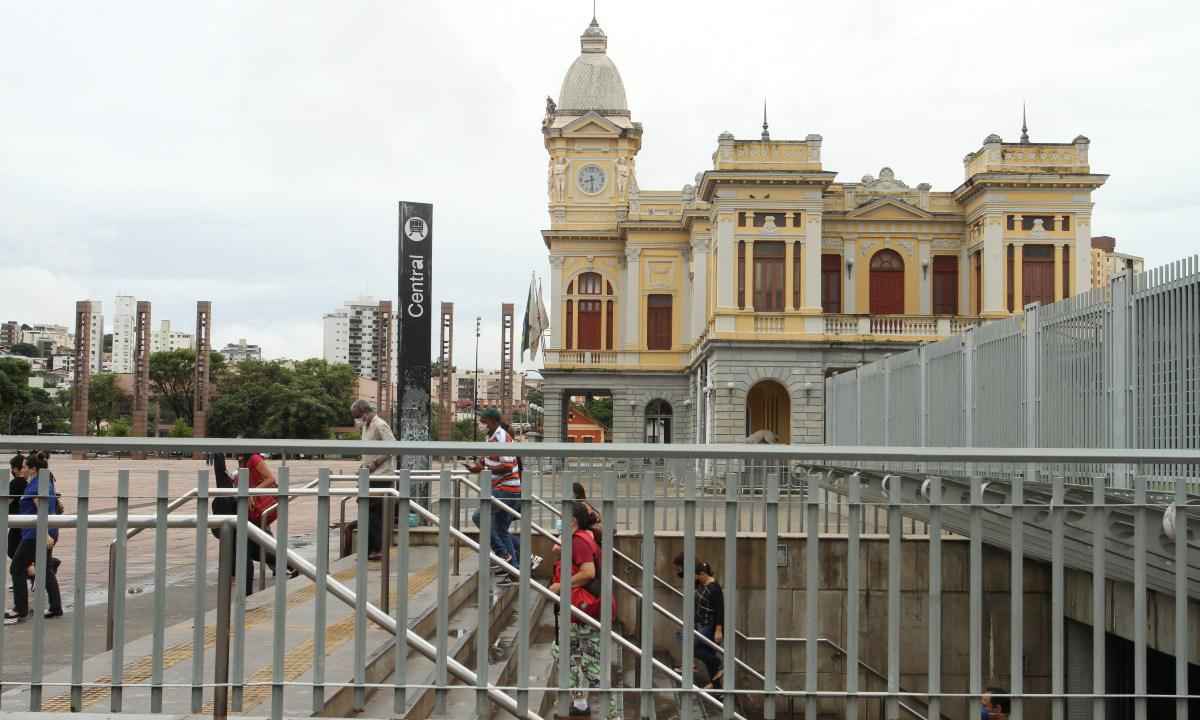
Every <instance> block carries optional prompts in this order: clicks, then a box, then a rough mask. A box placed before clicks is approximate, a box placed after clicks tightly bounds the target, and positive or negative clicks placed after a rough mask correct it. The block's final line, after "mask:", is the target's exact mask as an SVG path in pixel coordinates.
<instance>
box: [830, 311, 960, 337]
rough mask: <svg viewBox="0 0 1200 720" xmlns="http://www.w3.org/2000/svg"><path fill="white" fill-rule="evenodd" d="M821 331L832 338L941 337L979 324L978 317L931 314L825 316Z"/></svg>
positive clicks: (955, 333)
mask: <svg viewBox="0 0 1200 720" xmlns="http://www.w3.org/2000/svg"><path fill="white" fill-rule="evenodd" d="M823 317H824V320H825V334H826V335H830V336H834V337H840V338H844V337H849V336H854V337H894V338H943V337H949V336H950V335H958V334H959V333H962V332H964V331H966V330H967V329H969V328H972V327H975V326H976V325H978V324H979V323H980V320H979V318H976V317H964V316H959V315H955V316H944V315H941V316H935V315H825V316H823Z"/></svg>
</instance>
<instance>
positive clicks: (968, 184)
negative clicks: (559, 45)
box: [542, 20, 1107, 443]
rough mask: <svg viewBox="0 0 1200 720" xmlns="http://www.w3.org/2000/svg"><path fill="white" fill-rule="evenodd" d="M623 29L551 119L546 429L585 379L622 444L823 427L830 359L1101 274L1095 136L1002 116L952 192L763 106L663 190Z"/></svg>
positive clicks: (560, 418) (1010, 308)
mask: <svg viewBox="0 0 1200 720" xmlns="http://www.w3.org/2000/svg"><path fill="white" fill-rule="evenodd" d="M607 45H608V39H607V37H606V35H605V34H604V31H603V30H602V29H601V28H600V26H599V24H598V23H597V22H596V21H595V20H593V21H592V23H591V24H590V25H589V26H588V28H587V29H586V31H585V32H584V34H583V35H582V37H581V53H580V55H579V56H578V57H577V58H576V59H575V60H574V62H573V63H572V64H571V66H570V68H569V69H568V70H567V72H566V75H565V77H564V78H563V82H562V87H561V91H560V93H559V96H558V102H557V103H554V102H548V103H547V107H546V114H545V116H544V118H543V123H542V135H543V143H544V146H545V149H546V152H547V154H548V160H549V167H548V175H547V191H548V195H549V203H548V211H549V216H550V218H549V219H550V226H549V228H548V229H546V230H544V231H542V241H543V242H544V243H545V246H546V249H547V251H548V253H549V260H550V267H551V282H550V295H549V298H548V304H549V305H550V312H551V323H550V325H551V340H550V343H549V347H548V349H547V351H546V360H545V370H544V371H543V375H544V377H545V386H544V393H545V400H546V422H545V430H546V440H547V441H556V440H562V439H563V438H564V437H565V435H566V432H567V425H568V417H569V415H570V411H569V408H570V407H571V403H572V398H579V397H581V396H582V397H586V396H609V397H611V398H612V403H613V423H612V427H611V428H610V430H611V432H610V433H609V434H608V436H607V437H606V439H608V438H611V439H612V440H614V441H616V442H643V441H665V440H666V439H667V438H671V439H673V440H674V441H676V442H683V441H694V442H705V443H710V442H738V441H741V440H743V439H744V438H746V437H747V436H748V435H751V434H752V433H754V432H757V431H759V430H769V431H771V432H772V433H774V435H775V436H776V437H777V438H778V439H779V441H780V442H784V443H820V442H822V441H823V440H824V424H823V423H824V414H825V406H824V379H825V377H827V376H828V375H829V374H831V373H835V372H837V371H839V370H841V369H846V368H852V367H854V366H855V365H857V364H858V363H861V362H870V361H872V360H876V359H879V358H881V357H883V356H884V355H886V354H888V353H895V352H898V351H900V350H903V349H907V348H910V347H914V346H916V345H918V344H920V343H922V342H928V341H931V340H936V339H938V338H941V337H945V336H948V335H951V334H954V333H959V332H962V331H963V330H965V329H967V328H970V327H972V326H975V325H977V324H978V323H980V322H983V321H986V320H988V319H991V318H1003V317H1008V316H1010V315H1012V314H1014V313H1020V312H1022V308H1023V307H1024V305H1026V304H1027V303H1031V302H1035V301H1038V302H1042V303H1051V302H1054V301H1056V300H1059V299H1061V298H1064V297H1068V296H1070V295H1073V294H1075V293H1079V292H1081V291H1084V290H1086V289H1088V288H1090V287H1091V285H1092V276H1091V273H1092V267H1091V266H1092V263H1091V258H1092V255H1091V252H1092V246H1091V215H1092V207H1093V203H1092V193H1093V191H1095V190H1097V189H1098V188H1100V187H1101V186H1103V185H1104V183H1105V181H1106V180H1107V176H1106V175H1102V174H1097V173H1095V172H1093V170H1092V168H1091V166H1090V164H1089V158H1088V153H1089V148H1090V141H1089V140H1088V138H1087V137H1085V136H1083V135H1079V136H1077V137H1075V138H1074V139H1072V140H1069V141H1067V142H1041V141H1034V140H1032V139H1031V137H1030V135H1029V133H1028V130H1027V128H1025V127H1024V126H1023V127H1022V128H1021V133H1020V137H1019V139H1018V140H1016V141H1011V140H1009V141H1006V140H1005V139H1003V138H1002V137H1001V136H1000V135H998V134H994V133H992V134H988V135H986V137H984V138H983V141H982V142H981V143H980V145H979V146H978V147H977V148H975V149H971V150H970V151H969V152H967V153H966V155H965V157H964V159H963V180H962V182H961V183H960V184H959V185H958V186H957V187H953V188H947V189H942V190H935V189H934V188H933V187H931V186H930V184H928V183H925V182H915V183H913V182H910V181H906V180H904V179H902V178H903V173H902V172H897V171H895V170H893V169H892V168H890V167H886V166H884V167H882V169H881V170H879V171H878V173H877V175H866V176H863V177H862V178H861V179H859V180H857V181H840V180H839V179H838V174H837V172H836V171H834V170H832V169H830V168H827V167H826V166H825V165H824V163H823V160H822V145H823V139H822V137H821V135H819V134H815V133H813V134H807V135H804V136H801V137H800V138H799V139H777V138H775V137H772V135H771V132H770V128H769V126H768V123H767V120H766V118H765V117H764V121H763V129H762V133H761V136H759V137H757V138H749V139H743V138H736V137H734V136H733V135H732V134H731V133H728V132H722V133H720V135H719V136H717V141H716V147H715V148H714V151H713V153H712V156H711V162H710V163H709V164H707V166H705V167H702V168H700V169H699V171H698V172H694V171H692V170H685V169H682V168H681V170H680V178H681V180H683V179H685V178H686V181H685V182H686V184H684V183H683V182H681V183H680V184H681V186H682V187H681V188H679V189H676V190H651V189H645V188H641V187H639V185H638V182H637V172H636V160H637V155H638V152H639V151H640V149H641V147H642V142H643V128H642V125H641V123H639V122H636V121H634V120H633V117H634V115H633V113H632V112H631V109H630V104H629V103H628V102H627V99H626V93H625V87H624V85H623V83H622V80H621V75H620V73H619V72H618V70H617V67H616V65H615V64H614V63H613V61H612V59H611V58H609V56H608V54H607ZM662 70H664V68H646V69H645V70H644V71H645V72H651V73H653V72H661V71H662ZM700 121H703V118H700ZM660 132H669V129H666V130H661V131H660ZM714 132H715V130H714ZM881 165H882V163H881ZM901 170H902V169H901Z"/></svg>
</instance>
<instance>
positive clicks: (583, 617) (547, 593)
mask: <svg viewBox="0 0 1200 720" xmlns="http://www.w3.org/2000/svg"><path fill="white" fill-rule="evenodd" d="M467 482H469V481H467ZM375 490H376V491H379V492H380V494H382V495H391V496H393V497H396V498H398V499H399V498H400V493H399V492H398V491H396V490H393V489H391V488H376V489H375ZM476 490H478V487H476ZM500 505H501V506H503V507H507V506H506V505H504V503H500ZM408 506H409V509H410V510H413V511H416V513H417V514H418V515H420V516H422V517H424V518H425V519H426V520H428V521H430V522H432V523H433V524H434V525H438V517H437V515H436V514H435V513H433V512H431V511H429V510H428V509H426V508H424V507H422V506H421V505H420V504H419V503H417V502H416V501H415V500H412V499H410V500H409V501H408ZM509 509H510V510H511V508H509ZM530 526H531V527H532V526H533V521H532V519H531V520H530ZM446 530H447V532H449V533H450V534H452V535H454V536H455V537H456V538H457V539H458V541H459V542H460V543H463V544H465V545H466V546H467V547H468V548H470V549H472V550H474V551H475V552H477V553H478V552H479V543H477V542H475V541H474V540H472V539H471V538H470V536H468V535H467V534H466V533H464V532H463V531H462V530H459V529H458V528H456V527H454V526H453V525H452V526H450V527H448V528H446ZM540 532H543V533H544V532H545V529H544V528H543V529H541V531H540ZM551 537H553V536H551ZM488 555H489V558H490V559H491V561H492V562H493V563H495V564H496V565H497V566H499V567H500V569H502V570H504V571H505V572H507V573H509V574H510V575H519V574H521V573H522V572H528V570H525V571H522V570H521V569H519V568H518V567H516V566H514V565H512V564H511V563H509V562H508V561H507V560H504V559H503V558H501V557H500V556H499V555H497V554H496V553H494V552H489V553H488ZM612 579H613V582H621V583H622V584H623V582H624V581H621V580H619V578H617V577H616V576H615V575H614V576H613V578H612ZM529 587H530V588H531V589H533V590H534V591H535V592H538V593H541V594H542V595H543V596H544V597H546V598H547V599H549V600H550V601H551V602H553V603H555V604H557V605H559V608H560V612H561V602H562V598H561V597H560V596H559V595H558V594H557V593H555V592H552V591H551V590H550V588H548V587H546V586H545V585H542V584H541V583H530V585H529ZM656 605H657V603H656ZM568 609H569V610H570V612H571V615H572V617H574V618H577V619H578V620H579V621H580V622H582V623H584V624H587V625H589V626H590V627H592V628H593V629H602V626H601V625H600V621H599V620H597V619H596V618H594V617H592V616H591V615H588V614H587V613H585V612H583V611H582V610H580V609H579V608H577V607H575V606H574V605H571V606H569V607H568ZM610 634H611V637H612V639H613V640H615V641H616V642H617V644H618V645H620V646H622V647H623V648H625V649H626V650H628V651H630V652H632V653H633V654H634V655H636V656H638V657H639V658H643V659H644V658H645V656H644V654H643V651H642V648H641V647H639V646H637V645H635V644H634V643H632V642H630V641H629V640H626V639H625V638H624V637H622V636H621V635H620V634H619V633H617V632H611V633H610ZM649 660H650V662H651V664H652V665H653V666H654V667H656V668H658V670H659V671H661V672H662V673H663V674H665V675H666V676H667V677H668V678H669V679H670V680H671V681H672V682H677V683H680V684H681V685H682V683H683V677H682V676H680V675H679V674H678V673H676V672H675V671H674V670H672V669H671V668H669V667H667V665H666V664H665V663H663V662H662V661H661V660H659V659H658V658H656V657H654V654H653V653H650V655H649ZM693 687H694V689H695V690H696V692H697V693H698V694H699V695H700V697H701V698H703V699H704V700H705V701H706V702H708V703H709V704H710V705H712V706H714V707H716V708H720V709H724V707H725V705H724V703H722V702H721V701H720V700H718V699H716V698H715V697H713V695H712V694H711V693H709V692H708V691H707V690H705V689H703V688H701V687H699V686H693ZM733 717H734V718H736V719H737V720H746V718H745V717H743V716H742V715H740V714H738V713H737V711H734V712H733Z"/></svg>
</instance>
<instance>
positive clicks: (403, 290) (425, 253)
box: [396, 202, 433, 498]
mask: <svg viewBox="0 0 1200 720" xmlns="http://www.w3.org/2000/svg"><path fill="white" fill-rule="evenodd" d="M432 261H433V205H431V204H430V203H414V202H401V203H400V291H399V294H398V296H397V300H398V302H397V308H396V309H397V312H396V317H397V322H398V324H399V327H398V328H397V332H396V341H397V346H396V358H397V368H396V436H397V437H398V438H399V439H400V440H416V441H427V440H429V439H430V438H431V437H432V436H431V434H430V424H431V418H430V397H429V381H430V371H431V367H430V355H431V353H432V340H431V336H432V329H433V303H432V302H431V297H432V292H431V287H432V285H431V280H432V271H433V262H432ZM402 467H405V468H408V469H411V470H421V469H428V468H429V467H430V459H429V458H428V457H412V456H406V457H404V458H402ZM423 489H424V488H421V489H418V488H417V487H416V486H415V485H414V486H413V490H414V493H413V494H414V495H416V496H418V497H421V496H424V497H426V498H427V497H428V494H427V492H421V490H423Z"/></svg>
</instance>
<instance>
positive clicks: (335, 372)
mask: <svg viewBox="0 0 1200 720" xmlns="http://www.w3.org/2000/svg"><path fill="white" fill-rule="evenodd" d="M354 387H355V377H354V371H353V370H351V368H350V366H348V365H331V364H329V363H327V362H325V361H324V360H304V361H301V362H299V363H296V364H295V367H294V368H288V367H287V366H285V365H284V364H282V363H280V362H261V361H253V360H248V361H246V362H242V363H238V365H237V367H236V368H235V369H232V370H231V371H230V372H229V373H227V374H226V376H225V377H224V378H223V380H222V381H221V383H220V385H219V386H218V387H217V398H216V400H214V401H213V404H212V414H211V421H210V422H211V429H212V434H213V435H221V436H226V437H233V436H236V435H242V436H245V437H259V438H328V437H330V434H331V432H332V430H333V427H335V426H338V425H349V424H350V422H351V419H350V405H351V403H353V402H354Z"/></svg>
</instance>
